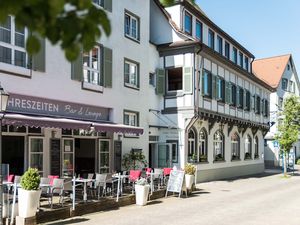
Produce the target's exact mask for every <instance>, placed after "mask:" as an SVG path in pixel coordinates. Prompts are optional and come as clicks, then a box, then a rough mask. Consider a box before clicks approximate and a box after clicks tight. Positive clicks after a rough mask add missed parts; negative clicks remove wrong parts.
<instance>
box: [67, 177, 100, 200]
mask: <svg viewBox="0 0 300 225" xmlns="http://www.w3.org/2000/svg"><path fill="white" fill-rule="evenodd" d="M72 181H74V179H72ZM94 181H95V180H94V179H81V178H76V179H75V182H78V183H83V201H85V202H86V201H87V193H86V186H87V183H90V182H94Z"/></svg>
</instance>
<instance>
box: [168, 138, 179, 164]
mask: <svg viewBox="0 0 300 225" xmlns="http://www.w3.org/2000/svg"><path fill="white" fill-rule="evenodd" d="M167 143H170V144H171V151H172V163H178V141H167Z"/></svg>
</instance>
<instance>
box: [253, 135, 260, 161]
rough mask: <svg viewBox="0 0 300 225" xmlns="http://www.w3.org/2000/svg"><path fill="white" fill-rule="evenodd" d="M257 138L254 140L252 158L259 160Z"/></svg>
mask: <svg viewBox="0 0 300 225" xmlns="http://www.w3.org/2000/svg"><path fill="white" fill-rule="evenodd" d="M258 146H259V145H258V137H255V138H254V158H255V159H258V158H259V150H258Z"/></svg>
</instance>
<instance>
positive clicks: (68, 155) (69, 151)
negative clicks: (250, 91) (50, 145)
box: [62, 138, 74, 177]
mask: <svg viewBox="0 0 300 225" xmlns="http://www.w3.org/2000/svg"><path fill="white" fill-rule="evenodd" d="M62 140H63V141H62V177H73V176H74V139H73V138H63V139H62Z"/></svg>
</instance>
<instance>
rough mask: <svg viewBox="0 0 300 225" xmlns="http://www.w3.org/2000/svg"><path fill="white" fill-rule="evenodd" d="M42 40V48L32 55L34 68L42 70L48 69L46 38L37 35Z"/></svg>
mask: <svg viewBox="0 0 300 225" xmlns="http://www.w3.org/2000/svg"><path fill="white" fill-rule="evenodd" d="M37 37H38V39H39V41H40V50H39V51H38V52H37V53H36V54H34V55H33V56H32V69H33V70H36V71H40V72H45V71H46V40H45V38H41V37H39V36H37Z"/></svg>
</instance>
